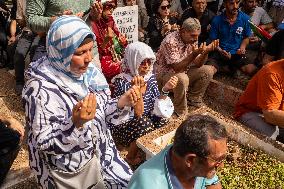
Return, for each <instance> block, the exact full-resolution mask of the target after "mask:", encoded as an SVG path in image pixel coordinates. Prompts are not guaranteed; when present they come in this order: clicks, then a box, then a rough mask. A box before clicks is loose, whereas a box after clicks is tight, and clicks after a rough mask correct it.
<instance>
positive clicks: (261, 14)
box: [251, 7, 272, 26]
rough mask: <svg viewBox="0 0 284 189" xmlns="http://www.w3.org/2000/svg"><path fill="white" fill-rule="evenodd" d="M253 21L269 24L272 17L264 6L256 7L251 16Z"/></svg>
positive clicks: (256, 23) (257, 23) (258, 23)
mask: <svg viewBox="0 0 284 189" xmlns="http://www.w3.org/2000/svg"><path fill="white" fill-rule="evenodd" d="M251 21H252V23H254V24H255V25H257V26H258V25H263V24H269V23H271V22H272V19H271V18H270V16H269V15H268V14H267V12H266V11H265V10H264V9H263V8H262V7H256V8H255V9H254V12H253V14H252V17H251Z"/></svg>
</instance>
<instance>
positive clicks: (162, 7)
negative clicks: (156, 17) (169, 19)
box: [161, 5, 171, 10]
mask: <svg viewBox="0 0 284 189" xmlns="http://www.w3.org/2000/svg"><path fill="white" fill-rule="evenodd" d="M170 8H171V5H166V6H161V9H162V10H166V9H170Z"/></svg>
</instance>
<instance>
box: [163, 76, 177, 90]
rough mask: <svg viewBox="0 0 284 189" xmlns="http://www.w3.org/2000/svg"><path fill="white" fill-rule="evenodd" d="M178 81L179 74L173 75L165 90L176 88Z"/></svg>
mask: <svg viewBox="0 0 284 189" xmlns="http://www.w3.org/2000/svg"><path fill="white" fill-rule="evenodd" d="M177 83H178V77H177V76H172V77H171V78H170V79H169V81H168V82H167V83H166V84H165V85H164V87H163V91H164V92H168V91H170V90H172V89H174V88H175V87H176V86H177Z"/></svg>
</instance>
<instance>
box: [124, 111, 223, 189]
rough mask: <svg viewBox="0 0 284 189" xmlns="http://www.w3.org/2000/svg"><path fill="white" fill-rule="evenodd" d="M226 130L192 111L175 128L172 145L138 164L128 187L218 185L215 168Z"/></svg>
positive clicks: (220, 158) (208, 188) (217, 187)
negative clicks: (193, 113) (190, 114)
mask: <svg viewBox="0 0 284 189" xmlns="http://www.w3.org/2000/svg"><path fill="white" fill-rule="evenodd" d="M226 152H227V132H226V130H225V128H224V126H222V125H220V124H219V123H218V122H217V121H216V120H215V119H213V118H211V117H209V116H206V115H193V116H191V117H189V118H188V119H187V120H185V121H184V122H183V123H182V124H181V126H180V127H179V128H178V129H177V131H176V134H175V136H174V143H173V145H169V146H167V147H166V148H165V149H164V150H162V151H161V152H160V153H159V154H158V155H156V156H154V157H153V158H151V159H150V160H148V161H146V162H145V163H144V164H142V165H141V166H140V167H139V168H138V169H137V170H136V171H135V173H134V174H133V176H132V178H131V180H130V183H129V185H128V188H129V189H136V188H139V189H148V188H161V189H170V188H175V189H178V188H198V189H205V188H206V189H213V188H214V189H220V188H222V186H221V184H220V182H219V180H218V177H217V175H216V169H217V168H218V167H219V166H220V165H221V164H222V161H223V160H224V159H225V158H226Z"/></svg>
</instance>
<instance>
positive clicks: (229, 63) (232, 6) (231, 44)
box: [208, 0, 256, 75]
mask: <svg viewBox="0 0 284 189" xmlns="http://www.w3.org/2000/svg"><path fill="white" fill-rule="evenodd" d="M239 4H240V1H239V0H224V5H225V9H226V10H225V12H223V13H222V14H221V15H219V16H216V17H215V18H214V19H213V21H212V23H211V30H210V34H209V35H210V36H209V37H210V39H211V40H215V39H219V40H220V48H218V51H216V52H214V53H212V55H211V56H210V58H209V60H208V64H209V65H213V66H215V67H216V69H217V70H218V71H224V72H227V73H229V74H232V75H233V74H234V72H235V71H236V70H238V69H240V70H241V71H243V72H244V73H246V74H253V73H254V72H255V70H256V66H255V65H254V64H252V63H249V62H247V61H246V57H245V52H246V46H247V44H248V43H249V37H250V36H251V28H250V26H249V22H248V20H249V17H248V16H247V15H246V14H244V13H243V12H241V11H239V10H238V9H239Z"/></svg>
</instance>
